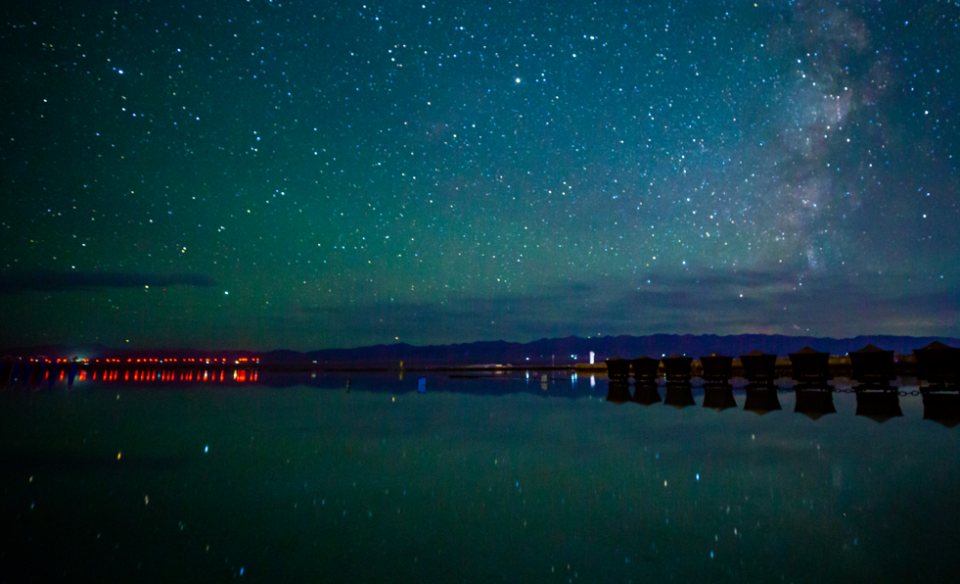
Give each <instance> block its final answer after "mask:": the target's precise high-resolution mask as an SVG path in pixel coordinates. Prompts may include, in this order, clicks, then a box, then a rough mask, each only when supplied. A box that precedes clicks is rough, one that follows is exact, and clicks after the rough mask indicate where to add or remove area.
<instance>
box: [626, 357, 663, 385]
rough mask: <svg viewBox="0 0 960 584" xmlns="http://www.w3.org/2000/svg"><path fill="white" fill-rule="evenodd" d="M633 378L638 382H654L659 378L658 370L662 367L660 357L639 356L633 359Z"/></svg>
mask: <svg viewBox="0 0 960 584" xmlns="http://www.w3.org/2000/svg"><path fill="white" fill-rule="evenodd" d="M631 363H633V378H634V379H636V380H637V383H652V382H654V381H656V379H657V370H658V369H659V368H660V360H659V359H651V358H650V357H637V358H636V359H634V360H633V361H631Z"/></svg>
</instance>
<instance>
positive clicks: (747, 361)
mask: <svg viewBox="0 0 960 584" xmlns="http://www.w3.org/2000/svg"><path fill="white" fill-rule="evenodd" d="M740 362H741V363H743V377H744V378H745V379H746V380H747V381H748V382H750V383H751V384H754V385H768V386H769V385H773V383H774V382H775V381H776V380H777V356H776V355H768V354H766V353H761V352H760V351H751V352H749V353H747V354H746V355H740Z"/></svg>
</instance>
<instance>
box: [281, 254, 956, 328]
mask: <svg viewBox="0 0 960 584" xmlns="http://www.w3.org/2000/svg"><path fill="white" fill-rule="evenodd" d="M939 282H940V281H927V282H925V283H918V282H916V281H911V279H910V278H909V277H898V276H887V275H884V276H878V275H872V276H866V275H850V276H849V277H845V278H837V277H836V276H835V275H834V276H824V275H820V274H817V273H812V274H809V275H807V276H804V277H802V278H800V277H798V276H797V275H796V273H795V272H792V271H789V270H786V269H782V270H781V269H772V270H740V271H731V270H724V271H714V270H706V271H703V272H700V273H696V274H693V273H690V272H677V273H668V272H663V273H659V274H657V275H651V276H650V277H649V278H643V279H642V280H639V281H635V282H628V281H625V280H620V279H615V278H605V279H597V280H592V281H584V280H581V281H570V282H564V283H557V284H553V285H545V286H543V287H541V288H540V289H539V290H538V291H537V292H535V293H527V294H524V293H519V294H505V295H499V296H496V297H480V296H474V297H451V298H449V299H447V300H444V301H442V302H427V301H423V302H417V301H406V302H402V301H396V302H367V303H353V304H349V305H341V306H335V307H303V308H302V309H300V310H296V311H292V312H290V313H288V314H287V315H286V316H285V317H281V318H278V319H277V320H276V322H274V323H273V325H274V326H277V327H279V328H280V329H286V330H291V328H292V329H297V328H299V327H303V328H305V329H310V328H313V329H317V330H322V331H324V335H325V338H326V340H328V341H329V340H334V342H333V343H331V344H332V345H336V344H337V342H336V340H335V339H346V338H350V337H353V338H362V339H364V341H361V342H360V344H374V343H380V342H395V341H396V340H398V339H397V338H396V337H399V340H402V341H406V342H409V343H411V344H418V345H422V344H435V343H444V342H449V341H448V339H450V338H457V339H470V340H498V339H503V340H511V341H520V342H525V341H529V340H534V339H538V338H541V337H562V336H567V335H569V334H574V335H579V336H588V335H597V334H601V335H620V334H627V335H648V334H656V333H674V334H686V333H689V331H698V334H741V333H756V332H759V333H767V334H786V335H800V334H804V335H806V334H810V335H816V336H831V337H836V338H843V337H846V336H849V332H848V331H850V330H857V331H862V334H880V333H884V332H890V334H905V335H914V336H917V335H920V336H922V335H928V334H937V333H938V332H939V331H942V330H944V328H945V327H946V328H948V329H951V330H956V327H957V325H958V324H960V323H958V321H957V317H956V315H955V305H956V302H955V296H954V293H953V290H955V288H954V287H952V286H949V285H945V284H940V283H939Z"/></svg>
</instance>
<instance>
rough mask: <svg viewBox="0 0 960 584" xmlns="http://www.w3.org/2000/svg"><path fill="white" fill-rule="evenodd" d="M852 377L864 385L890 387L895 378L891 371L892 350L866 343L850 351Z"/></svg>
mask: <svg viewBox="0 0 960 584" xmlns="http://www.w3.org/2000/svg"><path fill="white" fill-rule="evenodd" d="M850 365H851V367H852V368H853V379H854V380H856V381H857V382H859V383H860V384H861V385H863V386H865V387H890V382H891V381H893V380H894V379H896V378H897V376H896V375H894V372H893V351H884V350H883V349H880V348H878V347H875V346H873V345H867V346H866V347H864V348H862V349H860V350H859V351H854V352H852V353H850Z"/></svg>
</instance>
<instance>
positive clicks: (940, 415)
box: [923, 392, 960, 428]
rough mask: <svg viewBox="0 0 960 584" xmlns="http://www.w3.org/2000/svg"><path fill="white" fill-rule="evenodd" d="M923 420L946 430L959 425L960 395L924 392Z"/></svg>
mask: <svg viewBox="0 0 960 584" xmlns="http://www.w3.org/2000/svg"><path fill="white" fill-rule="evenodd" d="M923 419H924V420H931V421H933V422H936V423H938V424H941V425H943V426H946V427H947V428H953V427H955V426H957V425H958V424H960V394H957V393H931V392H924V393H923Z"/></svg>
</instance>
